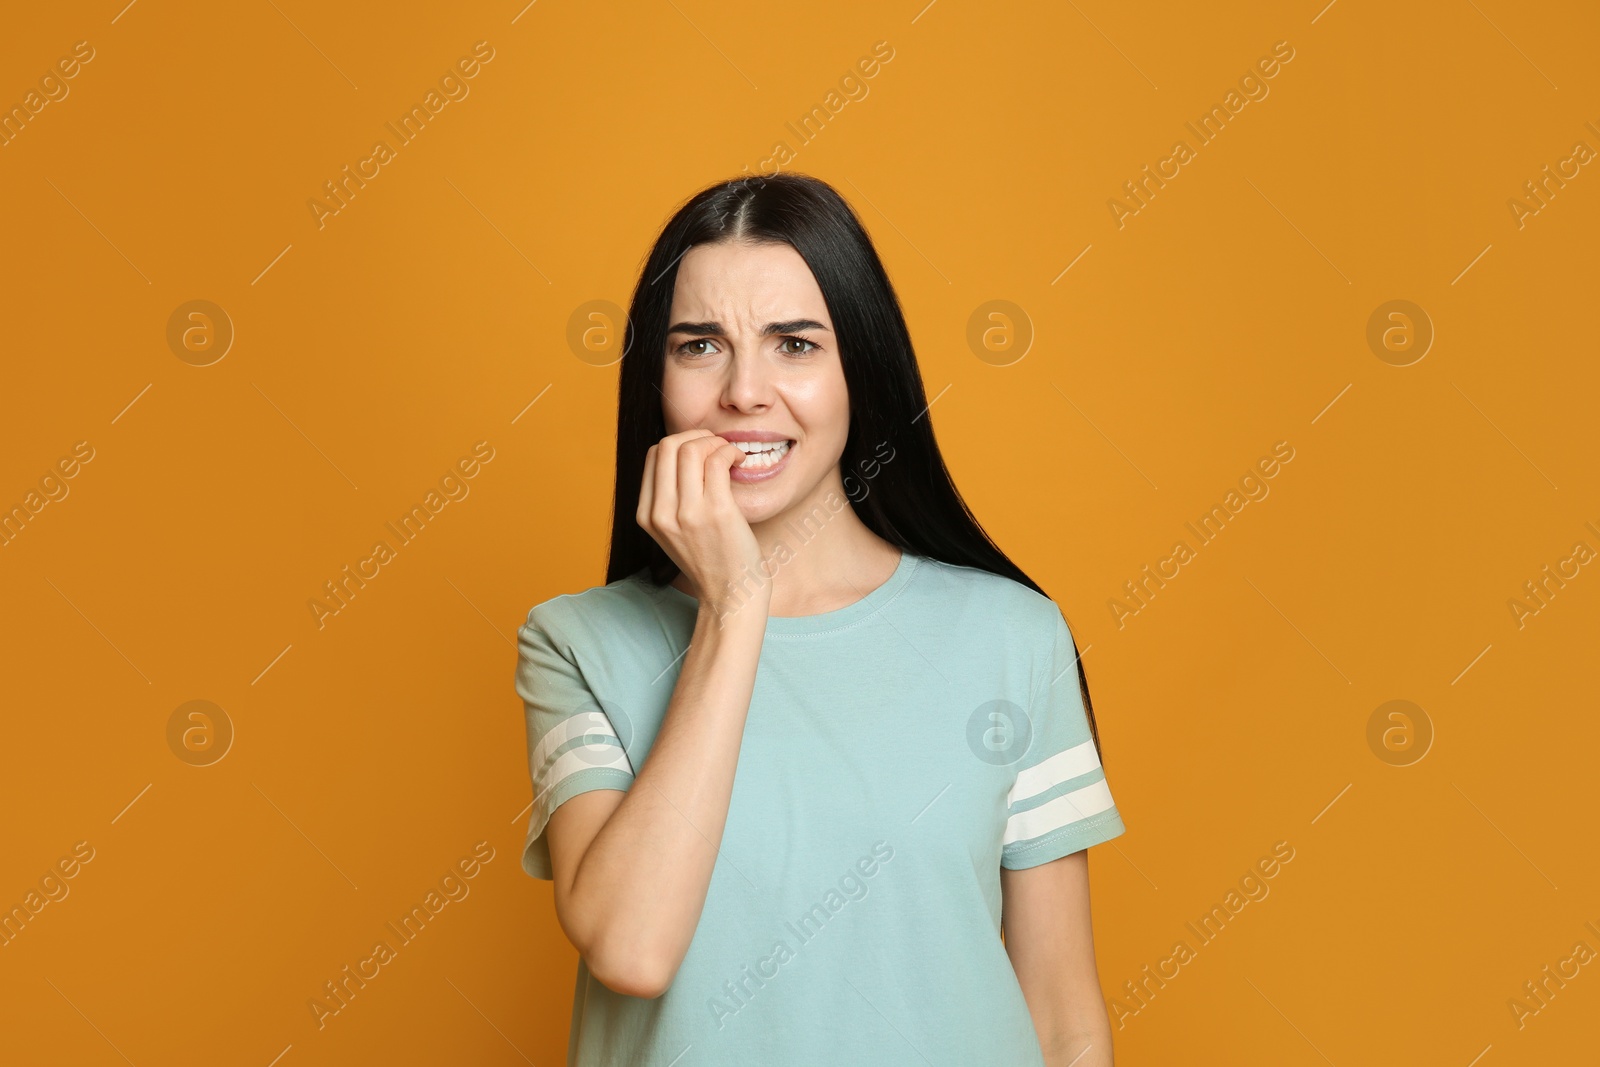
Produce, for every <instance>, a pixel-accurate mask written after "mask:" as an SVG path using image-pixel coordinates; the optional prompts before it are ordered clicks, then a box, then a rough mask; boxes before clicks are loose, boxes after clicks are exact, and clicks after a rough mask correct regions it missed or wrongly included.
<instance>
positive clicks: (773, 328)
mask: <svg viewBox="0 0 1600 1067" xmlns="http://www.w3.org/2000/svg"><path fill="white" fill-rule="evenodd" d="M801 330H822V331H823V332H824V333H831V332H832V331H831V330H829V329H828V328H827V327H826V326H824V325H822V323H820V322H817V321H816V320H815V319H790V320H788V321H787V322H769V323H767V324H766V325H765V326H763V327H762V328H761V335H762V336H763V337H770V336H772V335H773V334H780V333H798V332H800V331H801ZM667 333H669V334H673V333H692V334H714V335H716V336H718V337H725V336H727V335H726V334H725V333H724V332H723V329H722V323H720V322H675V323H673V324H672V326H671V327H670V328H668V330H667Z"/></svg>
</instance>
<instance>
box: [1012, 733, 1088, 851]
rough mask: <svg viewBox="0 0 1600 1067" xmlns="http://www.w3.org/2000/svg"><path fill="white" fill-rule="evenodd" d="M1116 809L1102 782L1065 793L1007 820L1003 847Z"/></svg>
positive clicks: (1029, 839)
mask: <svg viewBox="0 0 1600 1067" xmlns="http://www.w3.org/2000/svg"><path fill="white" fill-rule="evenodd" d="M1069 751H1070V750H1069ZM1115 806H1116V805H1115V804H1114V803H1113V801H1112V799H1111V788H1110V786H1108V785H1106V782H1105V779H1103V778H1102V779H1101V780H1100V781H1098V782H1094V783H1092V784H1090V785H1086V786H1084V787H1083V788H1081V789H1074V790H1073V791H1072V792H1070V793H1062V794H1061V795H1060V796H1058V797H1056V798H1055V799H1054V800H1048V801H1046V802H1045V803H1043V804H1040V805H1039V806H1038V807H1037V808H1029V809H1028V810H1027V811H1019V812H1017V813H1016V814H1015V815H1013V816H1011V817H1010V818H1009V819H1007V820H1006V832H1005V837H1004V839H1003V842H1002V843H1003V844H1006V845H1009V844H1011V843H1013V842H1015V841H1031V840H1032V839H1033V838H1036V837H1042V836H1044V835H1045V834H1048V833H1050V832H1051V831H1052V830H1059V829H1061V828H1062V827H1063V826H1070V825H1072V824H1073V823H1075V822H1081V821H1082V820H1084V819H1087V818H1088V817H1089V816H1091V815H1097V814H1099V813H1100V812H1102V811H1106V810H1107V809H1109V808H1113V807H1115Z"/></svg>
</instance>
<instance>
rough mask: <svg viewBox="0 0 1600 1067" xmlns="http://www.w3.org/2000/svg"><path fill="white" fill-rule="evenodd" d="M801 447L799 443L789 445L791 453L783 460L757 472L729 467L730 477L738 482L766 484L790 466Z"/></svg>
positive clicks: (785, 455) (756, 470)
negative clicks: (795, 451)
mask: <svg viewBox="0 0 1600 1067" xmlns="http://www.w3.org/2000/svg"><path fill="white" fill-rule="evenodd" d="M799 447H800V443H799V442H798V441H795V442H792V443H791V444H790V445H789V451H787V452H785V453H784V454H783V458H782V459H780V460H778V462H776V463H774V464H773V465H772V466H770V467H761V468H758V469H755V470H746V469H745V468H744V467H729V468H728V477H729V478H730V479H732V480H733V481H736V482H764V481H766V480H767V479H769V478H775V477H777V475H778V473H779V472H780V471H782V470H783V468H784V467H786V466H788V465H789V457H790V456H792V455H794V450H795V449H797V448H799Z"/></svg>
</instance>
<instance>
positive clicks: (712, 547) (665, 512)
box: [635, 428, 770, 617]
mask: <svg viewBox="0 0 1600 1067" xmlns="http://www.w3.org/2000/svg"><path fill="white" fill-rule="evenodd" d="M743 462H744V450H743V449H741V448H739V446H737V445H735V444H733V443H732V442H731V441H727V440H724V439H723V438H721V437H718V436H717V435H716V434H714V433H712V432H711V431H710V430H707V429H703V428H701V429H694V430H684V431H683V432H682V433H675V434H669V435H668V436H666V437H663V438H662V439H661V440H660V441H659V442H658V443H656V444H653V445H651V446H650V450H649V451H648V452H646V453H645V457H644V479H643V482H642V483H641V485H640V487H639V509H638V511H637V513H636V515H635V517H636V518H637V520H638V522H639V525H640V526H641V527H642V528H643V529H644V531H645V532H646V533H648V534H649V535H650V536H651V537H653V538H655V540H656V543H657V544H659V545H660V546H661V547H662V548H663V549H664V550H665V551H666V553H667V555H668V556H670V557H671V558H672V562H674V563H676V564H677V565H678V569H679V570H680V571H682V572H683V573H684V574H686V575H688V576H689V578H690V579H691V580H692V581H693V582H694V585H695V589H696V590H698V592H699V596H700V602H701V604H703V605H706V606H708V607H711V608H713V609H715V610H716V611H717V614H718V617H721V615H722V613H723V611H724V610H726V609H728V608H729V607H731V605H730V604H725V603H724V601H727V600H730V599H735V598H736V599H737V600H738V601H739V602H740V603H743V602H744V600H745V599H747V596H746V595H745V594H744V593H742V592H740V591H741V590H743V589H744V588H745V587H746V585H747V583H748V581H749V579H751V578H752V577H753V578H754V579H755V580H756V581H757V583H758V584H759V586H760V587H761V588H763V589H768V588H770V585H769V583H768V581H767V576H766V575H765V573H763V571H762V569H761V546H760V545H759V544H758V543H757V542H756V536H755V533H754V531H752V530H751V529H750V524H749V523H748V522H746V521H745V518H744V515H743V514H742V513H741V512H740V511H739V505H738V504H736V503H735V502H734V499H733V484H732V482H733V480H732V478H730V477H729V475H728V471H729V470H731V469H732V468H733V467H734V466H735V465H736V464H739V463H743Z"/></svg>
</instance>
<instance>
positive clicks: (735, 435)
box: [661, 242, 850, 524]
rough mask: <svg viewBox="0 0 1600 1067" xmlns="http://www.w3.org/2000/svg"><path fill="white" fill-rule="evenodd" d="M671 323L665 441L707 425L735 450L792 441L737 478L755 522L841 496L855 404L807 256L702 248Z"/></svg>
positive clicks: (745, 246)
mask: <svg viewBox="0 0 1600 1067" xmlns="http://www.w3.org/2000/svg"><path fill="white" fill-rule="evenodd" d="M667 324H668V333H667V351H666V358H665V361H664V363H663V368H662V375H661V391H662V393H663V394H664V396H663V399H662V404H661V410H662V414H663V415H664V416H665V418H666V425H667V433H669V434H673V433H679V432H682V431H683V430H690V429H696V428H702V427H703V428H705V429H708V430H710V431H711V432H712V433H715V434H717V435H719V436H722V437H730V438H731V439H732V440H735V441H738V440H739V438H740V436H741V434H744V433H746V432H750V431H766V434H765V436H769V437H776V438H779V439H780V443H779V446H778V447H779V449H781V448H782V444H781V441H788V442H790V444H789V447H788V451H787V452H783V453H781V458H780V459H777V461H776V462H772V457H766V458H757V457H750V458H747V459H745V460H743V461H742V462H741V463H739V464H738V465H736V466H735V467H734V468H733V470H732V471H731V472H730V477H731V479H732V483H733V498H734V500H735V502H737V503H738V505H739V509H740V511H741V512H742V513H743V515H744V517H745V520H746V521H747V522H750V523H752V524H754V523H758V522H763V521H766V520H767V519H771V518H774V517H776V516H779V515H782V514H783V513H784V512H786V511H788V510H789V509H790V508H792V507H794V506H795V505H797V504H802V503H803V504H806V505H807V506H808V507H809V506H810V505H811V503H813V502H814V501H815V499H816V498H818V497H820V496H821V495H822V494H823V493H824V492H825V491H826V490H827V489H828V488H830V487H832V488H834V489H835V490H836V491H838V492H839V493H840V494H841V495H843V483H842V482H841V481H840V477H839V457H840V456H841V455H843V453H844V444H845V438H846V437H847V436H848V435H849V431H850V397H849V392H848V390H847V388H846V386H845V380H844V368H843V366H842V365H841V364H840V362H839V350H838V345H837V344H836V343H835V340H834V334H833V320H832V319H830V318H829V317H828V308H827V305H826V303H825V301H824V300H823V299H822V290H821V289H819V288H818V287H817V281H816V279H815V278H813V277H812V276H811V269H810V268H809V267H807V266H806V261H805V260H804V259H802V258H801V257H800V253H798V252H796V251H795V250H794V249H793V248H792V247H791V246H789V245H786V244H749V243H745V242H720V243H717V244H706V245H696V246H695V247H693V248H691V249H690V250H689V251H688V253H687V254H685V255H684V256H683V258H682V260H680V261H679V264H678V279H677V286H676V288H675V289H674V291H673V294H672V310H671V313H670V316H669V318H668V320H667ZM778 454H779V453H777V452H775V453H774V455H778Z"/></svg>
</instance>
